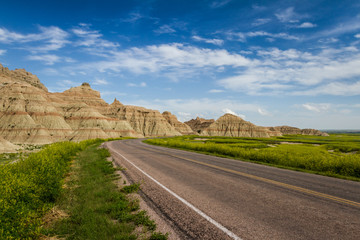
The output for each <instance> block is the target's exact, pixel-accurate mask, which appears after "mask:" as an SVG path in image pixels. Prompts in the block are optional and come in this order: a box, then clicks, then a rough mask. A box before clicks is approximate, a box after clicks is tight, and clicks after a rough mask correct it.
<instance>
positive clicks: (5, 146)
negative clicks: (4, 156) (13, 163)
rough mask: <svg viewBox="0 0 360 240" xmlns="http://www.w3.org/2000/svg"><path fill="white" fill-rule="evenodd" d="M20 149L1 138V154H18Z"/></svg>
mask: <svg viewBox="0 0 360 240" xmlns="http://www.w3.org/2000/svg"><path fill="white" fill-rule="evenodd" d="M19 148H20V147H18V146H16V145H14V144H12V143H11V142H9V141H6V140H5V139H3V138H2V137H1V136H0V153H5V152H7V153H8V152H16V150H17V149H19Z"/></svg>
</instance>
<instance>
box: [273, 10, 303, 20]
mask: <svg viewBox="0 0 360 240" xmlns="http://www.w3.org/2000/svg"><path fill="white" fill-rule="evenodd" d="M275 16H276V18H277V19H278V20H279V21H280V22H290V23H294V22H298V21H299V17H300V16H299V14H297V13H295V11H294V7H289V8H287V9H285V10H281V11H279V12H278V13H275Z"/></svg>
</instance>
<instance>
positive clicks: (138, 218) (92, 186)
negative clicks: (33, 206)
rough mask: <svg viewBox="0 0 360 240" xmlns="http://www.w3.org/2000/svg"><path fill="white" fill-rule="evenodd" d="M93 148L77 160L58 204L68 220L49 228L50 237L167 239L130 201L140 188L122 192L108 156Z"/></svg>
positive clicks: (102, 151)
mask: <svg viewBox="0 0 360 240" xmlns="http://www.w3.org/2000/svg"><path fill="white" fill-rule="evenodd" d="M97 146H98V145H92V146H90V147H88V148H87V149H85V150H84V151H82V152H81V153H80V154H79V155H78V156H77V157H76V159H75V160H74V162H73V168H72V171H71V173H70V176H69V178H68V180H67V182H66V186H67V187H66V188H65V189H64V191H63V193H62V195H61V196H60V198H59V200H58V201H57V205H58V207H59V208H60V209H62V210H64V211H65V212H66V213H67V214H68V217H65V218H62V219H59V220H58V221H55V223H53V224H51V225H50V226H48V228H47V229H48V233H47V235H49V236H57V237H65V238H66V239H84V240H85V239H99V240H100V239H101V240H102V239H138V238H140V239H167V235H163V234H161V233H158V232H155V229H156V225H155V223H154V221H152V220H151V219H150V218H149V217H148V215H147V214H146V212H145V211H140V209H139V203H138V201H137V200H134V199H132V198H130V197H129V194H130V193H133V192H137V191H138V190H139V187H140V185H139V184H132V185H129V186H126V187H124V188H123V189H119V187H118V186H117V185H116V184H115V182H114V180H116V179H119V176H118V175H117V174H116V172H115V171H116V169H115V168H114V167H113V166H112V163H111V162H109V161H107V160H106V158H107V157H108V156H109V152H108V151H107V150H106V149H99V148H98V147H97Z"/></svg>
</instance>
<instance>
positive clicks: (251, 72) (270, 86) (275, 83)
mask: <svg viewBox="0 0 360 240" xmlns="http://www.w3.org/2000/svg"><path fill="white" fill-rule="evenodd" d="M257 55H258V56H259V57H262V58H258V61H259V62H257V64H254V65H253V66H249V67H247V68H245V69H244V70H242V71H239V72H238V74H237V75H233V76H229V77H226V78H223V79H220V80H218V84H219V85H220V86H222V87H224V88H226V89H229V90H232V91H239V92H244V93H246V94H249V95H263V94H265V95H275V94H286V95H317V94H328V95H344V96H345V95H347V94H348V95H359V94H360V90H359V84H358V83H357V82H356V83H350V82H349V81H350V80H354V79H356V78H358V77H360V68H359V67H358V66H360V54H359V50H358V49H357V48H355V47H345V48H340V49H324V50H323V51H321V52H320V53H318V54H311V53H308V52H301V51H298V50H295V49H289V50H285V51H283V50H279V49H277V48H272V49H260V50H258V52H257ZM345 80H347V83H345V82H344V81H345ZM299 89H300V90H299ZM347 89H348V90H347Z"/></svg>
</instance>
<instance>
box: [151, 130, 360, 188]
mask: <svg viewBox="0 0 360 240" xmlns="http://www.w3.org/2000/svg"><path fill="white" fill-rule="evenodd" d="M144 142H145V143H149V144H153V145H159V146H165V147H172V148H178V149H183V150H190V151H196V152H200V153H205V154H210V155H216V156H222V157H229V158H234V159H239V160H244V161H251V162H256V163H261V164H267V165H271V166H277V167H281V168H287V169H292V170H298V171H305V172H311V173H317V174H321V175H326V176H333V177H338V178H344V179H350V180H355V181H360V135H351V134H342V135H331V136H330V137H317V136H283V137H273V138H268V139H262V138H231V137H203V136H201V137H199V136H181V137H173V138H162V139H148V140H145V141H144Z"/></svg>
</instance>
